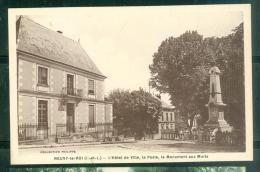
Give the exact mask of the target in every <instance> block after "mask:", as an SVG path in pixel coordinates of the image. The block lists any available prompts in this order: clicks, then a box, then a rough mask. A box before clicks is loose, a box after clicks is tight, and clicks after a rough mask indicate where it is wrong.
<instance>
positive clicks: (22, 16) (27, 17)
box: [20, 15, 80, 45]
mask: <svg viewBox="0 0 260 172" xmlns="http://www.w3.org/2000/svg"><path fill="white" fill-rule="evenodd" d="M20 17H21V18H24V19H26V20H27V21H29V22H32V23H34V24H37V25H39V26H40V27H42V28H43V29H46V30H49V31H51V32H53V33H55V34H57V35H59V36H62V37H64V38H66V39H69V40H71V41H73V42H75V43H78V44H79V45H80V43H79V42H78V41H76V40H74V39H72V38H70V37H68V36H65V35H63V34H61V33H58V32H57V31H58V30H57V31H55V30H53V29H50V28H48V27H47V26H44V25H42V24H40V23H38V22H36V21H34V20H33V19H31V18H30V17H29V16H24V15H21V16H20Z"/></svg>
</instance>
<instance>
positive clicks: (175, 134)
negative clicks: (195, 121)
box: [158, 101, 185, 140]
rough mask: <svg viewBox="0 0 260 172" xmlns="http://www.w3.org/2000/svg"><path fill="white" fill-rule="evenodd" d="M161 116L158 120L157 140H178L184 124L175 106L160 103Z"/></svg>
mask: <svg viewBox="0 0 260 172" xmlns="http://www.w3.org/2000/svg"><path fill="white" fill-rule="evenodd" d="M162 111H163V112H162V115H161V116H160V118H159V120H158V130H159V132H158V133H159V138H160V139H165V140H173V139H179V137H182V136H181V135H180V133H181V132H182V130H184V128H185V127H184V126H185V124H184V122H183V120H182V119H181V117H180V114H179V113H178V110H177V109H176V108H175V106H172V105H168V104H166V103H165V102H163V101H162Z"/></svg>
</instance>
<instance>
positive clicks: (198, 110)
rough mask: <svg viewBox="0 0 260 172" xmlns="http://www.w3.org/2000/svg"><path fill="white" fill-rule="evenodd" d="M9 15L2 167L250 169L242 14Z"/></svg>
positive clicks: (235, 9)
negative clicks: (232, 164)
mask: <svg viewBox="0 0 260 172" xmlns="http://www.w3.org/2000/svg"><path fill="white" fill-rule="evenodd" d="M8 12H9V65H10V66H9V74H10V125H11V163H12V164H62V163H151V162H152V163H156V162H158V163H159V162H202V161H203V162H205V161H245V160H252V158H253V153H252V151H253V144H252V140H253V135H252V55H251V9H250V5H246V4H244V5H200V6H160V7H149V6H146V7H95V8H94V7H86V8H31V9H9V11H8Z"/></svg>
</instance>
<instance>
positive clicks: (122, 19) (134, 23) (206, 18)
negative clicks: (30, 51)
mask: <svg viewBox="0 0 260 172" xmlns="http://www.w3.org/2000/svg"><path fill="white" fill-rule="evenodd" d="M28 17H29V18H31V19H33V20H34V21H35V22H37V23H39V24H41V25H44V26H46V27H48V28H50V29H52V30H55V31H57V30H60V31H62V32H63V35H65V36H67V37H69V38H71V39H74V40H76V41H79V42H80V44H81V46H82V47H83V48H84V49H85V51H86V52H87V53H88V55H89V56H90V57H91V59H92V60H93V61H94V62H95V64H96V65H97V66H98V68H99V69H100V71H101V72H102V73H103V74H104V75H105V76H107V79H106V80H105V93H106V94H108V93H109V92H110V91H111V90H113V89H115V88H121V89H129V90H135V89H139V87H142V88H144V89H145V90H147V91H148V90H149V86H148V82H149V78H150V76H151V74H150V70H149V65H150V64H152V60H153V54H154V53H155V52H156V51H157V49H158V47H159V45H160V44H161V42H162V41H163V40H165V39H166V38H167V37H169V36H173V37H178V36H180V35H181V34H183V33H184V32H185V31H188V30H197V31H198V33H199V34H201V35H203V36H204V37H211V36H215V37H221V36H225V35H228V34H230V33H231V32H232V30H233V29H234V28H235V27H236V26H238V25H239V24H240V23H241V22H242V21H243V15H242V13H241V12H240V11H236V10H232V9H231V8H206V7H205V6H200V7H199V8H198V7H190V6H188V7H124V8H123V7H121V8H119V7H117V8H115V7H114V8H113V7H112V8H100V7H99V8H76V9H73V10H66V8H65V9H64V10H56V11H55V12H54V10H52V11H50V12H47V13H46V12H45V13H41V14H40V13H39V14H34V15H29V16H28ZM152 92H154V91H152ZM162 99H163V100H164V101H165V102H166V103H168V104H169V103H170V101H169V96H168V95H162Z"/></svg>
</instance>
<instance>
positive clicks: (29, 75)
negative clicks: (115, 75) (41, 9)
mask: <svg viewBox="0 0 260 172" xmlns="http://www.w3.org/2000/svg"><path fill="white" fill-rule="evenodd" d="M16 29H17V80H18V81H17V83H18V85H17V94H18V95H17V96H18V128H19V131H18V138H19V143H22V142H24V141H25V142H26V141H27V142H28V141H30V140H45V141H46V140H47V141H54V138H55V139H56V141H57V139H59V138H60V139H61V138H63V139H66V138H68V140H70V141H71V140H72V138H73V139H75V138H77V137H76V136H78V137H79V138H85V137H87V135H88V137H89V138H90V140H91V138H92V139H94V138H100V137H105V136H106V135H111V131H112V104H111V103H110V102H106V101H105V100H104V80H105V78H106V77H105V76H104V75H103V74H102V73H101V72H100V71H99V69H98V68H97V66H96V65H95V64H94V62H93V61H92V60H91V59H90V57H89V56H88V55H87V53H86V52H85V51H84V49H83V48H82V47H81V45H80V43H79V42H77V41H74V40H72V39H70V38H67V37H65V36H64V35H63V34H62V32H60V31H58V32H56V31H53V30H50V29H48V28H46V27H44V26H41V25H40V24H38V23H36V22H34V21H32V20H31V19H29V18H27V17H23V16H21V17H20V18H19V19H18V20H17V26H16ZM82 133H83V134H82Z"/></svg>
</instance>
